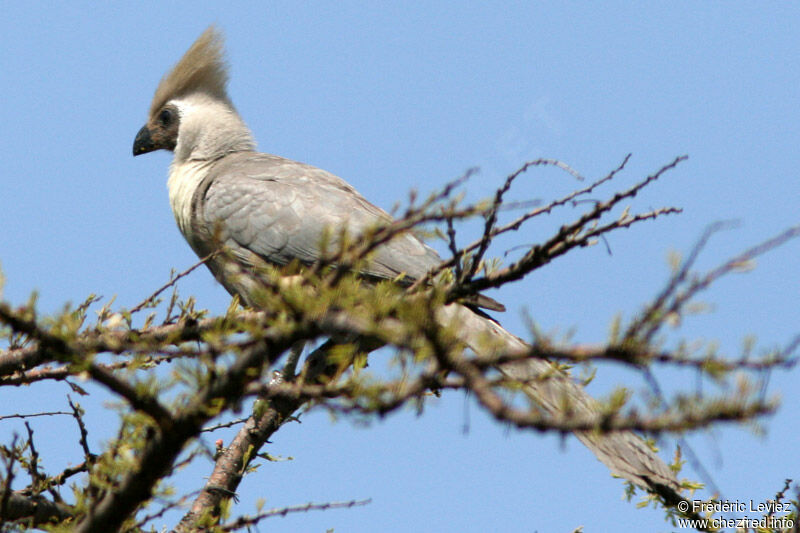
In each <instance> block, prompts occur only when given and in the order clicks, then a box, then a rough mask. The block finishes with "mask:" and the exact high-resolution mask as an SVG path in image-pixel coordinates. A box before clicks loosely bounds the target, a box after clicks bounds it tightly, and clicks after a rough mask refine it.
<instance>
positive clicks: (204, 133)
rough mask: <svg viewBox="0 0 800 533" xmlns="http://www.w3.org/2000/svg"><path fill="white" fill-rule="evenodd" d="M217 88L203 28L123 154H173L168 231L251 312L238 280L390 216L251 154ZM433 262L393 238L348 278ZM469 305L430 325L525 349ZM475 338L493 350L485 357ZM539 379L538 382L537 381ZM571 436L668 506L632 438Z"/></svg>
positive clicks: (321, 178)
mask: <svg viewBox="0 0 800 533" xmlns="http://www.w3.org/2000/svg"><path fill="white" fill-rule="evenodd" d="M227 83H228V64H227V60H226V57H225V49H224V38H223V35H222V33H221V31H219V30H218V29H217V28H216V27H215V26H213V25H212V26H210V27H209V28H208V29H206V30H205V31H204V32H203V33H202V34H201V35H200V36H199V37H198V38H197V40H196V41H195V42H194V44H192V45H191V47H190V48H189V49H188V51H187V52H186V53H185V54H184V56H183V57H182V58H181V59H180V60H179V61H178V62H177V63H176V64H175V66H174V67H173V68H172V69H171V70H170V71H169V72H168V73H167V74H166V75H164V77H163V78H162V79H161V82H160V83H159V85H158V87H157V89H156V91H155V94H154V96H153V99H152V102H151V105H150V109H149V114H148V120H147V122H146V123H145V125H144V126H142V127H141V129H140V130H139V131H138V133H137V134H136V137H135V140H134V143H133V155H134V156H138V155H142V154H146V153H149V152H153V151H155V150H162V149H163V150H168V151H171V152H172V153H173V159H172V163H171V165H170V167H169V177H168V179H167V187H168V190H169V202H170V206H171V208H172V212H173V214H174V216H175V220H176V222H177V225H178V228H179V229H180V232H181V233H182V234H183V236H184V238H185V239H186V241H187V242H188V243H189V245H190V246H191V248H192V249H193V250H194V252H195V253H196V254H197V255H198V256H199V257H201V258H205V257H208V256H209V255H211V257H210V259H208V260H207V261H206V265H207V266H208V268H209V269H210V270H211V272H212V274H213V275H214V276H215V277H216V279H217V280H218V281H219V282H220V283H221V284H222V285H223V286H224V287H225V289H227V290H228V292H230V293H231V294H232V295H236V296H238V297H239V298H240V299H241V300H242V301H243V302H245V303H246V304H248V305H250V306H258V299H257V298H255V297H254V293H255V290H254V286H255V283H254V281H253V280H252V278H250V277H248V276H243V275H242V272H255V271H257V270H258V269H259V268H261V267H262V266H265V265H276V266H282V265H287V264H290V263H292V262H296V263H299V264H304V265H311V264H314V263H315V262H316V261H319V260H321V259H322V256H323V253H324V250H323V248H325V247H324V246H323V240H324V239H325V238H326V236H327V237H331V235H333V238H334V240H335V237H336V235H339V233H338V232H339V231H340V230H343V229H344V230H347V232H348V233H349V234H352V235H356V236H357V235H359V234H361V233H363V232H365V231H367V230H368V229H370V228H374V227H375V226H377V225H381V224H386V223H390V222H391V221H392V218H391V216H390V215H389V214H388V213H386V212H385V211H384V210H382V209H380V208H378V207H376V206H375V205H373V204H372V203H370V202H369V201H368V200H367V199H365V198H364V197H363V196H362V195H361V194H359V193H358V191H356V189H355V188H353V187H352V186H351V185H350V184H349V183H347V182H346V181H344V180H343V179H341V178H339V177H337V176H335V175H334V174H332V173H330V172H327V171H325V170H322V169H320V168H316V167H314V166H311V165H308V164H305V163H300V162H297V161H292V160H290V159H286V158H283V157H280V156H277V155H272V154H267V153H261V152H258V151H257V150H256V143H255V140H254V136H253V134H252V132H251V131H250V129H249V128H248V126H247V125H246V124H245V122H244V120H243V119H242V118H241V116H240V115H239V113H238V112H237V110H236V108H235V107H234V105H233V103H232V101H231V99H230V97H229V95H228V92H227ZM331 228H332V229H333V230H335V231H334V232H333V233H331V232H330V231H329V230H330V229H331ZM329 244H330V243H329ZM334 244H335V243H334ZM220 247H224V248H225V250H226V252H227V254H226V255H225V257H222V256H221V255H217V256H214V252H215V251H216V250H218V249H219V248H220ZM231 257H232V258H233V260H230V258H231ZM441 261H442V260H441V258H440V256H439V254H438V253H437V252H436V251H435V250H434V249H433V248H431V247H430V246H428V245H426V244H425V243H424V242H422V240H421V239H420V238H418V237H417V236H416V235H414V234H413V233H411V232H405V233H402V234H400V235H397V236H395V237H394V238H392V239H391V240H390V241H388V242H386V243H384V244H382V245H381V246H379V247H378V248H377V249H376V250H375V253H374V255H373V256H372V257H371V258H370V260H369V261H368V262H367V263H366V264H365V265H363V266H361V267H360V268H361V270H360V272H359V273H360V274H363V275H364V276H367V277H369V278H374V279H379V280H397V279H402V280H406V281H414V280H419V279H421V278H423V277H424V276H426V275H427V273H428V272H429V271H430V270H431V269H433V268H435V267H437V266H438V265H439V264H440V263H441ZM481 306H483V307H485V308H487V309H490V310H502V305H500V304H498V303H496V302H494V301H493V300H491V299H489V298H485V299H483V300H481V301H479V302H477V304H476V303H474V302H473V303H471V304H470V303H463V302H462V303H458V302H454V303H450V304H447V305H443V306H442V307H441V308H440V309H438V310H437V311H436V314H435V319H436V320H437V321H439V322H441V323H442V324H450V325H453V324H457V327H456V328H455V329H456V335H457V336H458V337H459V340H460V341H462V342H463V343H464V344H465V345H467V346H468V347H470V348H471V349H472V350H473V351H474V352H476V353H478V354H479V355H491V354H486V353H485V352H486V351H487V350H498V349H501V350H505V351H508V352H523V351H524V350H526V349H529V348H530V347H529V346H528V345H527V344H526V343H525V342H524V341H523V340H521V339H520V338H519V337H517V336H516V335H514V334H512V333H510V332H508V331H507V330H505V329H504V328H503V327H502V326H501V325H500V324H499V322H497V321H496V320H495V319H493V318H492V317H490V316H488V315H487V314H486V313H485V312H483V311H482V310H480V309H478V307H481ZM487 337H488V338H491V339H492V340H493V341H494V342H492V343H491V345H492V346H491V348H487V343H486V342H485V340H486V338H487ZM498 347H499V348H498ZM482 352H483V353H482ZM499 370H500V371H502V372H503V373H504V374H506V375H507V376H509V377H511V378H514V379H517V380H519V381H520V383H521V384H522V385H521V386H522V387H523V388H524V389H525V392H526V393H527V394H528V396H529V397H531V398H533V399H535V401H536V402H537V403H538V404H539V406H540V407H541V408H542V409H544V411H546V412H548V413H549V414H552V415H563V414H564V409H565V400H567V403H568V405H569V407H568V409H569V413H571V414H574V415H575V416H586V415H593V414H596V413H597V412H598V405H599V404H598V403H597V402H596V400H594V399H593V398H592V397H591V396H590V395H589V394H588V393H587V392H586V391H585V390H584V389H583V387H582V386H580V385H579V384H578V383H576V382H575V381H574V380H573V379H571V378H570V377H569V376H568V375H566V374H565V373H563V372H562V371H560V370H554V367H553V366H552V365H551V364H550V363H549V362H547V361H545V360H541V359H532V360H526V361H524V362H514V363H505V364H503V365H501V366H500V368H499ZM543 375H547V376H548V378H547V379H541V376H543ZM537 377H538V378H539V379H536V378H537ZM575 435H576V436H577V438H578V439H579V440H580V441H581V442H583V443H584V444H585V445H586V446H587V447H588V448H589V449H590V450H591V451H592V452H593V453H594V454H595V456H596V457H597V458H598V459H599V460H600V461H601V462H602V463H604V464H605V465H606V466H607V467H608V468H609V469H610V470H611V472H612V474H614V475H616V476H619V477H622V478H624V479H626V480H628V481H630V482H632V483H634V484H635V485H637V486H639V487H643V488H644V489H646V490H648V491H650V492H653V493H656V494H659V495H661V496H663V497H664V499H665V500H666V501H668V502H669V501H673V502H674V501H676V499H679V498H680V496H679V492H678V491H679V484H678V482H677V480H676V477H675V474H674V472H673V471H672V470H671V469H670V468H669V467H668V466H667V465H666V464H665V463H664V462H663V461H662V460H661V458H660V457H659V456H658V455H657V454H656V453H655V452H654V451H653V450H652V448H651V447H650V446H649V445H648V444H647V443H645V442H644V441H643V440H642V439H641V438H640V437H639V436H638V435H636V434H634V433H633V432H629V431H617V432H611V433H605V434H601V433H598V432H587V431H576V432H575Z"/></svg>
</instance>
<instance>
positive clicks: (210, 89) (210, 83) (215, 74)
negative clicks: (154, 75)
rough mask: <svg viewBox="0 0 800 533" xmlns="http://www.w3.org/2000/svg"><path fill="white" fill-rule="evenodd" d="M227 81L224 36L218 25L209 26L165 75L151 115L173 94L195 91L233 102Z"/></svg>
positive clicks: (174, 95) (153, 103)
mask: <svg viewBox="0 0 800 533" xmlns="http://www.w3.org/2000/svg"><path fill="white" fill-rule="evenodd" d="M227 84H228V65H227V63H226V61H225V48H224V38H223V36H222V33H220V32H219V31H218V30H217V29H216V28H215V27H214V26H209V27H208V29H207V30H206V31H204V32H203V34H202V35H201V36H200V37H198V38H197V40H196V41H195V42H194V44H192V46H191V48H189V50H187V51H186V53H185V54H184V55H183V57H182V58H181V60H180V61H178V62H177V63H176V64H175V66H174V67H172V70H170V71H169V72H168V73H167V74H166V75H165V76H164V77H163V78H161V83H159V84H158V88H157V89H156V93H155V95H153V102H152V104H150V116H151V117H152V116H153V115H154V114H156V113H158V111H159V110H160V109H161V107H162V106H163V105H164V104H166V103H167V102H168V101H170V100H172V99H173V98H178V97H180V96H184V95H186V94H189V93H194V92H201V93H206V94H208V95H210V96H213V97H215V98H219V99H221V100H224V101H226V102H230V100H229V99H228V93H227V91H226V88H225V87H226V85H227Z"/></svg>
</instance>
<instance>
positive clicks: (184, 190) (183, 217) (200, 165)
mask: <svg viewBox="0 0 800 533" xmlns="http://www.w3.org/2000/svg"><path fill="white" fill-rule="evenodd" d="M210 164H211V162H210V161H184V162H182V163H176V162H174V161H173V162H172V164H171V165H170V167H169V179H168V180H167V188H168V189H169V204H170V206H171V207H172V214H173V215H175V221H176V222H177V223H178V227H179V228H180V230H181V233H183V235H184V236H186V237H187V238H188V236H189V235H190V234H191V219H192V198H193V197H194V192H195V190H197V187H198V186H200V183H201V182H202V181H203V178H204V177H206V175H207V173H208V166H209V165H210Z"/></svg>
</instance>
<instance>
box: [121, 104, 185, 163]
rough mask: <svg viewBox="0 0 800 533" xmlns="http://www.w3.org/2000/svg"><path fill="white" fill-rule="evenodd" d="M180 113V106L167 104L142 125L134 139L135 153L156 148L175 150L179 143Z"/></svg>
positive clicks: (142, 152) (138, 153)
mask: <svg viewBox="0 0 800 533" xmlns="http://www.w3.org/2000/svg"><path fill="white" fill-rule="evenodd" d="M179 126H180V115H179V114H178V108H176V107H175V106H174V105H172V104H167V105H165V106H164V107H162V108H161V110H160V111H159V112H158V113H156V114H155V115H154V116H152V117H150V120H149V121H148V122H147V124H145V125H144V126H142V129H140V130H139V133H137V134H136V139H134V141H133V155H134V156H137V155H141V154H146V153H148V152H152V151H154V150H161V149H164V150H170V151H172V150H175V145H176V144H177V143H178V127H179Z"/></svg>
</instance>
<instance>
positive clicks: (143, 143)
mask: <svg viewBox="0 0 800 533" xmlns="http://www.w3.org/2000/svg"><path fill="white" fill-rule="evenodd" d="M157 149H158V147H157V146H156V145H155V143H154V142H153V138H152V137H151V136H150V130H149V129H148V128H147V125H144V126H142V129H140V130H139V133H137V134H136V139H134V140H133V155H134V156H137V155H142V154H146V153H147V152H152V151H153V150H157Z"/></svg>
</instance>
